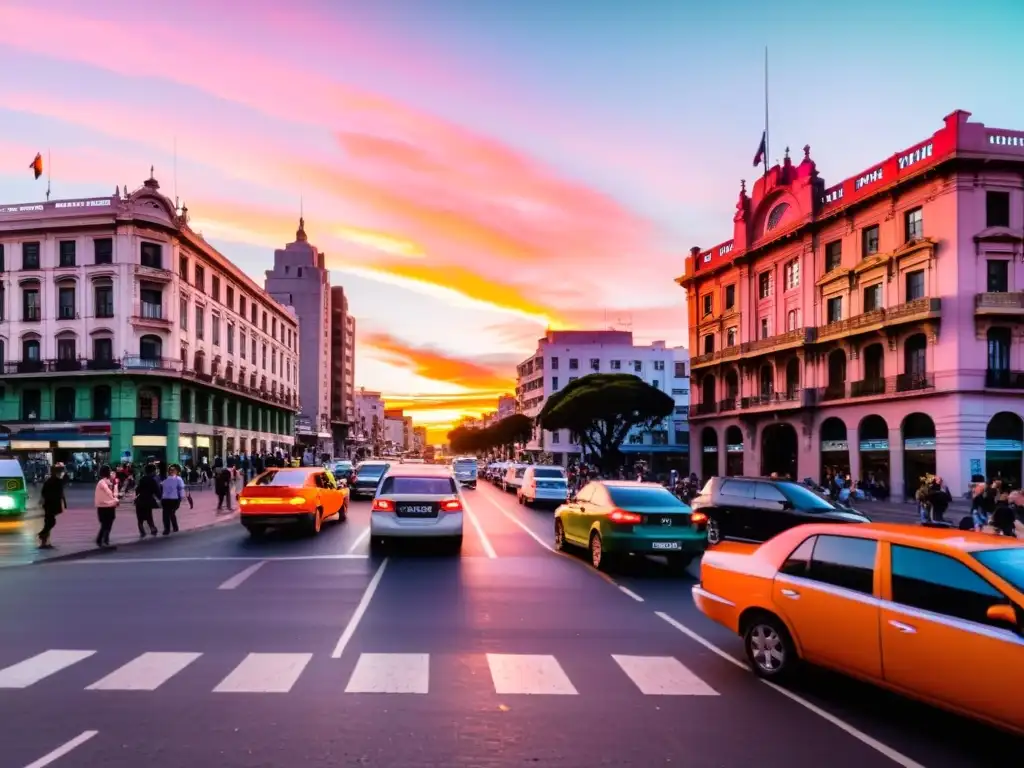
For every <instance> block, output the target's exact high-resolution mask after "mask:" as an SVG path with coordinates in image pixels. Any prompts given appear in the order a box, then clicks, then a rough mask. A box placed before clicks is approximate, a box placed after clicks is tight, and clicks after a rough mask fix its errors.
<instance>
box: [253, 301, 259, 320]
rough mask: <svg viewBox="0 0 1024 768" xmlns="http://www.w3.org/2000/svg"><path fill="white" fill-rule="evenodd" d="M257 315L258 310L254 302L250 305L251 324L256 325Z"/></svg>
mask: <svg viewBox="0 0 1024 768" xmlns="http://www.w3.org/2000/svg"><path fill="white" fill-rule="evenodd" d="M258 314H259V308H258V307H257V306H256V301H255V300H253V303H252V324H253V325H256V316H257V315H258Z"/></svg>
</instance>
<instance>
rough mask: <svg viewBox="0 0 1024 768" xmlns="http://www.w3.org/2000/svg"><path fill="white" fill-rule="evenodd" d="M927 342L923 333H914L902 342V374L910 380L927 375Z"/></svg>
mask: <svg viewBox="0 0 1024 768" xmlns="http://www.w3.org/2000/svg"><path fill="white" fill-rule="evenodd" d="M927 351H928V340H927V339H926V338H925V335H924V334H923V333H915V334H914V335H913V336H911V337H910V338H908V339H907V340H906V341H905V342H903V372H904V373H905V374H906V375H907V377H908V378H909V379H911V380H917V379H923V378H924V377H925V376H927V375H928V356H927Z"/></svg>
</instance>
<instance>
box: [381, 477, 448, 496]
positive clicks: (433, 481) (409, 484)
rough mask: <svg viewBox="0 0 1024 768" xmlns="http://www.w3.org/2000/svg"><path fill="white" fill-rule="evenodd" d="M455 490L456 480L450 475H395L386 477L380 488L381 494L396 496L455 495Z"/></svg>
mask: <svg viewBox="0 0 1024 768" xmlns="http://www.w3.org/2000/svg"><path fill="white" fill-rule="evenodd" d="M455 492H456V489H455V481H454V480H453V479H452V478H450V477H401V476H394V475H393V476H391V477H388V478H385V479H384V483H383V484H382V485H381V488H380V493H381V495H387V494H394V495H396V496H405V495H423V496H444V495H445V494H449V493H450V494H452V495H454V494H455Z"/></svg>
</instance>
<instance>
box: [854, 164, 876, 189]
mask: <svg viewBox="0 0 1024 768" xmlns="http://www.w3.org/2000/svg"><path fill="white" fill-rule="evenodd" d="M881 180H882V168H881V167H878V168H875V170H873V171H869V172H868V173H865V174H864V175H863V176H858V177H857V180H856V181H855V182H853V188H854V189H857V190H859V189H862V188H864V187H866V186H867V185H868V184H874V183H875V182H876V181H881Z"/></svg>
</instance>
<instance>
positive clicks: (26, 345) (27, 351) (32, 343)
mask: <svg viewBox="0 0 1024 768" xmlns="http://www.w3.org/2000/svg"><path fill="white" fill-rule="evenodd" d="M21 359H22V360H24V361H25V362H33V363H36V362H39V361H40V360H42V359H43V357H42V347H41V346H40V345H39V339H33V338H26V339H23V340H22V342H21Z"/></svg>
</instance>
